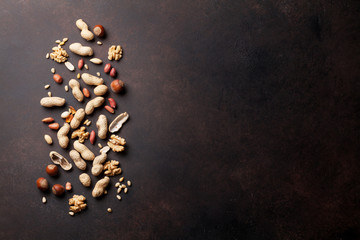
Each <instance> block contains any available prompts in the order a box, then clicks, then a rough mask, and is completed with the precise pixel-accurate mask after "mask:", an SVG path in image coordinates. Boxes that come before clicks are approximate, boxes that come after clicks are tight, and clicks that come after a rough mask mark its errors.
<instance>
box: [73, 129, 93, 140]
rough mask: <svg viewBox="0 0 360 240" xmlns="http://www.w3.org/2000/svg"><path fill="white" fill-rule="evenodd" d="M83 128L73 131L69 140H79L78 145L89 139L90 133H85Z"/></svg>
mask: <svg viewBox="0 0 360 240" xmlns="http://www.w3.org/2000/svg"><path fill="white" fill-rule="evenodd" d="M85 129H86V128H85V127H81V128H79V129H78V130H75V131H74V132H73V133H72V134H71V139H74V138H79V139H78V140H79V143H83V142H84V141H85V140H86V139H88V138H89V135H90V133H89V132H86V131H85Z"/></svg>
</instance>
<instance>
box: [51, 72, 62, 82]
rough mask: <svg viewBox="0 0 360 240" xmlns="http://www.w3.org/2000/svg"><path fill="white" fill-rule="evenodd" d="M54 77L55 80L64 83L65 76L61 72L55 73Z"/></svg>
mask: <svg viewBox="0 0 360 240" xmlns="http://www.w3.org/2000/svg"><path fill="white" fill-rule="evenodd" d="M53 79H54V81H55V82H56V83H62V82H63V78H62V77H61V76H60V75H59V74H54V75H53Z"/></svg>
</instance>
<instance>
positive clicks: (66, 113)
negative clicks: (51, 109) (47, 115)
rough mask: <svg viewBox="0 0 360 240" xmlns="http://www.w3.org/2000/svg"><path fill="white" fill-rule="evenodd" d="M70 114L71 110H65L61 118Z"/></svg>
mask: <svg viewBox="0 0 360 240" xmlns="http://www.w3.org/2000/svg"><path fill="white" fill-rule="evenodd" d="M69 115H70V112H68V111H65V112H63V113H62V114H61V118H67V117H68V116H69Z"/></svg>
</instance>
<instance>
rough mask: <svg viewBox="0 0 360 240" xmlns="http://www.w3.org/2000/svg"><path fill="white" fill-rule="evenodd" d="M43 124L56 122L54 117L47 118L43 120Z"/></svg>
mask: <svg viewBox="0 0 360 240" xmlns="http://www.w3.org/2000/svg"><path fill="white" fill-rule="evenodd" d="M41 121H42V122H43V123H51V122H53V121H54V119H53V118H52V117H47V118H43V120H41Z"/></svg>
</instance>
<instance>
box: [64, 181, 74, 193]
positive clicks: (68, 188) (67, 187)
mask: <svg viewBox="0 0 360 240" xmlns="http://www.w3.org/2000/svg"><path fill="white" fill-rule="evenodd" d="M71 189H72V186H71V183H70V182H66V184H65V190H66V191H70V190H71Z"/></svg>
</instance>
